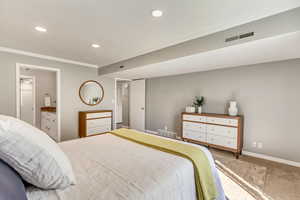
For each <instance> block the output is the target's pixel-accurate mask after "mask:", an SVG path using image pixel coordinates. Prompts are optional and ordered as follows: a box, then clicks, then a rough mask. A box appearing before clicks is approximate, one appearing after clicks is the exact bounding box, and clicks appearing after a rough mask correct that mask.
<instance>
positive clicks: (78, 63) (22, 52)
mask: <svg viewBox="0 0 300 200" xmlns="http://www.w3.org/2000/svg"><path fill="white" fill-rule="evenodd" d="M0 52H7V53H13V54H19V55H25V56H30V57H35V58H41V59H46V60H53V61H58V62H62V63H68V64H74V65H80V66H84V67H92V68H98V66H97V65H94V64H89V63H84V62H78V61H75V60H68V59H64V58H58V57H53V56H47V55H43V54H37V53H32V52H29V51H22V50H18V49H11V48H7V47H1V46H0Z"/></svg>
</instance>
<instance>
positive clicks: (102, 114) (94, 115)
mask: <svg viewBox="0 0 300 200" xmlns="http://www.w3.org/2000/svg"><path fill="white" fill-rule="evenodd" d="M100 117H111V112H100V113H88V114H86V118H87V119H93V118H100Z"/></svg>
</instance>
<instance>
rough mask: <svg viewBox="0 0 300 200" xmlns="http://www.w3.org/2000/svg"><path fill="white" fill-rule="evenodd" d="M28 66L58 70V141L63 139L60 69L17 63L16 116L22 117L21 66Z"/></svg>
mask: <svg viewBox="0 0 300 200" xmlns="http://www.w3.org/2000/svg"><path fill="white" fill-rule="evenodd" d="M21 67H28V68H33V69H41V70H47V71H54V72H56V116H57V135H58V142H60V141H61V72H60V69H57V68H51V67H43V66H36V65H27V64H21V63H16V112H17V113H16V116H17V118H20V81H19V79H20V68H21Z"/></svg>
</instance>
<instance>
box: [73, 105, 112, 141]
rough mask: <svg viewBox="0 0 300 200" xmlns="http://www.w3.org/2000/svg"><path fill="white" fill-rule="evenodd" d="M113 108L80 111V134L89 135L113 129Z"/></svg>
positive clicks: (81, 135)
mask: <svg viewBox="0 0 300 200" xmlns="http://www.w3.org/2000/svg"><path fill="white" fill-rule="evenodd" d="M111 126H112V110H97V111H82V112H79V136H80V137H88V136H94V135H99V134H102V133H105V132H108V131H111Z"/></svg>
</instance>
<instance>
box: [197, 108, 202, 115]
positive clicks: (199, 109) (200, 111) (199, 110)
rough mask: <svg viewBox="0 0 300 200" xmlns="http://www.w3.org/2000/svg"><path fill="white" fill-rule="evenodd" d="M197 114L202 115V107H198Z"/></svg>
mask: <svg viewBox="0 0 300 200" xmlns="http://www.w3.org/2000/svg"><path fill="white" fill-rule="evenodd" d="M198 113H199V114H201V113H202V106H199V107H198Z"/></svg>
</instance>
